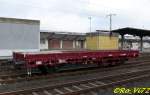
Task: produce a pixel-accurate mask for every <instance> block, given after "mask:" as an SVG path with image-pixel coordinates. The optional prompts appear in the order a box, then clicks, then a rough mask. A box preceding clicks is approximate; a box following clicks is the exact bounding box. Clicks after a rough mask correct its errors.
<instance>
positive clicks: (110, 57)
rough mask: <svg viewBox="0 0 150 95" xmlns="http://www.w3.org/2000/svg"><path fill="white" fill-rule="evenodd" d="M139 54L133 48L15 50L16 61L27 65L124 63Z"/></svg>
mask: <svg viewBox="0 0 150 95" xmlns="http://www.w3.org/2000/svg"><path fill="white" fill-rule="evenodd" d="M138 55H139V52H138V51H133V50H108V51H100V50H94V51H91V50H83V51H40V52H14V53H13V60H14V61H15V62H24V63H25V64H26V66H27V67H29V68H35V67H38V66H42V65H43V66H50V67H54V66H59V65H62V64H63V65H64V64H98V65H104V66H106V65H110V64H111V65H112V64H118V63H122V62H124V61H126V60H128V59H130V58H135V57H137V56H138Z"/></svg>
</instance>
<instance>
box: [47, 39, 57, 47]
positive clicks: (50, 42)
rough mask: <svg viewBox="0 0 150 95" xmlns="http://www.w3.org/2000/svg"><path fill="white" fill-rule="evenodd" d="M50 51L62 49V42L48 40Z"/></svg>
mask: <svg viewBox="0 0 150 95" xmlns="http://www.w3.org/2000/svg"><path fill="white" fill-rule="evenodd" d="M48 49H60V40H59V39H51V40H48Z"/></svg>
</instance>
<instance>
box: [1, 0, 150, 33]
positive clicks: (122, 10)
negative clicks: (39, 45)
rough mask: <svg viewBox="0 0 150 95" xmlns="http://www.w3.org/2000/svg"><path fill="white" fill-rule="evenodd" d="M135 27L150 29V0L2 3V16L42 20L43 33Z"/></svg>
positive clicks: (20, 0) (16, 0) (17, 0)
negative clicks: (111, 23)
mask: <svg viewBox="0 0 150 95" xmlns="http://www.w3.org/2000/svg"><path fill="white" fill-rule="evenodd" d="M109 13H115V14H116V16H113V29H116V28H122V27H135V28H145V29H150V0H0V16H1V17H13V18H25V19H37V20H41V29H42V30H55V31H68V32H88V31H89V30H90V29H89V26H90V21H89V19H88V17H90V16H91V17H92V19H91V22H92V31H95V30H96V29H109V18H108V17H106V15H107V14H109Z"/></svg>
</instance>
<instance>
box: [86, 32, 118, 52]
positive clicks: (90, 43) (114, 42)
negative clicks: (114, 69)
mask: <svg viewBox="0 0 150 95" xmlns="http://www.w3.org/2000/svg"><path fill="white" fill-rule="evenodd" d="M118 41H119V38H118V34H116V33H115V34H114V33H113V34H112V36H111V37H110V36H109V33H106V32H94V33H89V34H87V36H86V48H87V49H91V50H117V49H118Z"/></svg>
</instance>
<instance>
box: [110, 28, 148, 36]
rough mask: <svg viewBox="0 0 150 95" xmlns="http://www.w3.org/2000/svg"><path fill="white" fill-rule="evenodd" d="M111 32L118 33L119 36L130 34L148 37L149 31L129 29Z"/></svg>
mask: <svg viewBox="0 0 150 95" xmlns="http://www.w3.org/2000/svg"><path fill="white" fill-rule="evenodd" d="M112 32H115V33H119V34H120V35H124V34H130V35H135V36H150V30H146V29H137V28H131V27H126V28H120V29H116V30H112Z"/></svg>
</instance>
